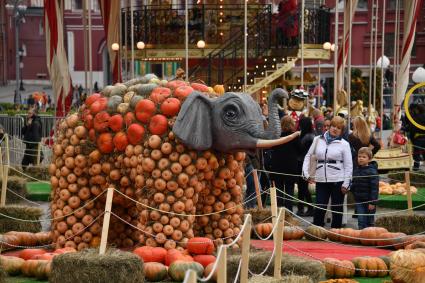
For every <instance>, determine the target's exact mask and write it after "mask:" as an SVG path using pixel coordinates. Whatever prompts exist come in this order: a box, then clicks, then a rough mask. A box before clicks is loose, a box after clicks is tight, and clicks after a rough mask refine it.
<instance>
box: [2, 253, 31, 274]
mask: <svg viewBox="0 0 425 283" xmlns="http://www.w3.org/2000/svg"><path fill="white" fill-rule="evenodd" d="M24 263H25V260H24V259H22V258H19V257H16V256H3V255H0V266H1V267H2V269H3V270H4V271H5V272H6V273H7V274H9V275H18V274H19V273H21V268H22V265H23V264H24Z"/></svg>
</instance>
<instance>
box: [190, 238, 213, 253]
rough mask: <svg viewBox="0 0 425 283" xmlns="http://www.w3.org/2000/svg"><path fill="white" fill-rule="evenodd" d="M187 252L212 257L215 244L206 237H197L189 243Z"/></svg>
mask: <svg viewBox="0 0 425 283" xmlns="http://www.w3.org/2000/svg"><path fill="white" fill-rule="evenodd" d="M187 250H188V251H189V253H191V254H196V255H210V254H212V253H213V252H214V243H213V241H212V240H211V239H209V238H205V237H195V238H192V239H189V241H188V242H187Z"/></svg>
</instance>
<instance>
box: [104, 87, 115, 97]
mask: <svg viewBox="0 0 425 283" xmlns="http://www.w3.org/2000/svg"><path fill="white" fill-rule="evenodd" d="M113 89H114V86H112V85H107V86H105V87H104V88H103V89H102V94H103V96H106V97H110V96H111V92H112V90H113Z"/></svg>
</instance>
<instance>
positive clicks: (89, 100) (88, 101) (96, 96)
mask: <svg viewBox="0 0 425 283" xmlns="http://www.w3.org/2000/svg"><path fill="white" fill-rule="evenodd" d="M101 97H102V95H101V94H100V93H93V94H92V95H89V96H88V97H87V98H86V101H85V102H84V103H85V104H86V106H90V105H92V104H93V103H94V102H95V101H96V100H98V99H99V98H101Z"/></svg>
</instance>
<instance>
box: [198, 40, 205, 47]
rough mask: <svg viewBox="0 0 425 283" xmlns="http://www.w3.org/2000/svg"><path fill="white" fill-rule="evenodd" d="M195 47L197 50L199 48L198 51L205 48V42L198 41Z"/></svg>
mask: <svg viewBox="0 0 425 283" xmlns="http://www.w3.org/2000/svg"><path fill="white" fill-rule="evenodd" d="M196 46H197V47H198V48H200V49H203V48H205V41H203V40H199V41H198V42H197V43H196Z"/></svg>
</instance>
